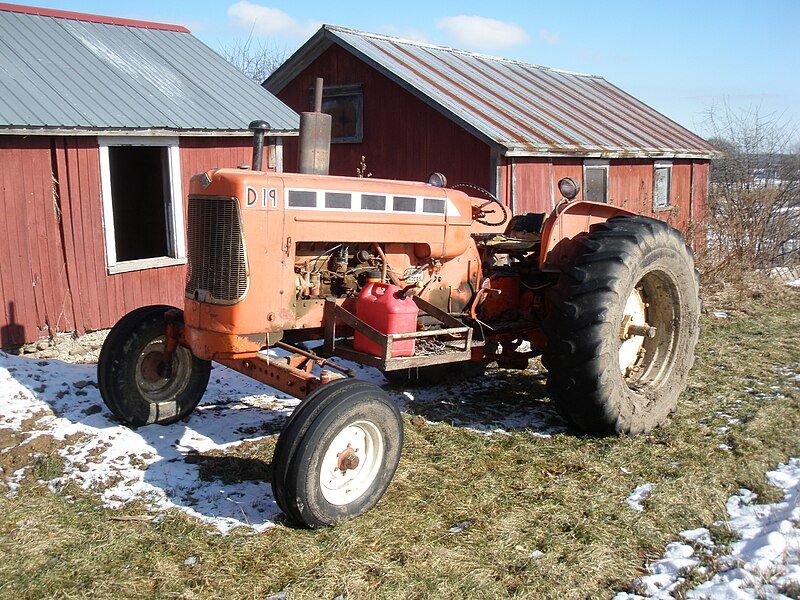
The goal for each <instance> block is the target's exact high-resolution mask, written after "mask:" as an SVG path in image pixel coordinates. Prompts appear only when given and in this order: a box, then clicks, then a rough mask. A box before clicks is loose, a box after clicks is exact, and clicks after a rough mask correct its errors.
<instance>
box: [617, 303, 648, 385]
mask: <svg viewBox="0 0 800 600" xmlns="http://www.w3.org/2000/svg"><path fill="white" fill-rule="evenodd" d="M646 313H647V305H646V303H645V301H644V296H643V295H642V291H641V290H640V289H639V288H634V289H633V292H631V295H630V296H628V300H627V302H626V303H625V310H624V312H623V314H622V325H621V326H620V334H619V339H620V342H621V343H620V347H619V369H620V371H622V373H623V374H624V375H625V376H626V377H627V376H628V375H629V373H630V372H631V370H632V369H634V368H635V366H636V363H637V362H639V361H640V359H641V358H642V356H641V354H642V349H643V347H644V339H645V338H644V336H643V335H633V334H632V331H631V329H634V328H636V327H644V326H646V325H647V314H646Z"/></svg>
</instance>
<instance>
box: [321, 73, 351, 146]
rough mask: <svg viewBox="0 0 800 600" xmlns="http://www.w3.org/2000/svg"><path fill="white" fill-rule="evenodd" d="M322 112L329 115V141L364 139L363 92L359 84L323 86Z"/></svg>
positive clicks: (349, 142) (337, 142) (338, 142)
mask: <svg viewBox="0 0 800 600" xmlns="http://www.w3.org/2000/svg"><path fill="white" fill-rule="evenodd" d="M312 103H313V92H312ZM322 112H324V113H327V114H329V115H330V116H331V143H333V144H357V143H360V142H361V141H363V140H364V94H363V92H362V91H361V84H355V85H331V86H325V87H324V88H323V90H322Z"/></svg>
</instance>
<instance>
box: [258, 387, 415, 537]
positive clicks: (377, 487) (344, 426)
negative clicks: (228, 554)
mask: <svg viewBox="0 0 800 600" xmlns="http://www.w3.org/2000/svg"><path fill="white" fill-rule="evenodd" d="M402 448H403V421H402V418H401V417H400V412H399V411H398V410H397V406H395V404H394V403H393V402H392V401H391V400H390V399H389V397H388V395H387V394H386V392H384V391H383V390H382V389H380V388H379V387H377V386H375V385H372V384H369V383H366V382H363V381H356V380H354V379H344V380H339V381H334V382H332V383H329V384H327V385H324V386H322V387H321V388H319V389H318V390H317V391H315V392H314V393H313V394H311V395H310V396H308V397H307V398H306V399H305V400H304V401H303V402H302V403H301V404H300V405H299V406H298V407H297V408H296V409H295V411H294V413H293V414H292V417H291V418H290V419H289V422H288V424H287V425H286V428H285V429H284V430H283V432H282V433H281V435H280V437H279V438H278V443H277V445H276V446H275V453H274V455H273V458H272V468H273V480H272V491H273V494H274V496H275V500H276V501H277V503H278V506H279V507H280V508H281V510H283V512H284V513H285V514H286V516H287V517H288V518H289V519H290V520H292V521H294V522H295V523H298V524H301V525H305V526H307V527H311V528H318V527H325V526H330V525H335V524H336V523H340V522H342V521H347V520H349V519H352V518H354V517H356V516H358V515H360V514H362V513H364V512H366V511H367V510H369V509H370V508H372V507H373V506H375V504H377V502H378V500H380V498H381V496H383V494H384V492H385V491H386V489H387V488H388V487H389V483H390V482H391V480H392V477H393V476H394V473H395V470H396V469H397V464H398V462H399V460H400V453H401V452H402Z"/></svg>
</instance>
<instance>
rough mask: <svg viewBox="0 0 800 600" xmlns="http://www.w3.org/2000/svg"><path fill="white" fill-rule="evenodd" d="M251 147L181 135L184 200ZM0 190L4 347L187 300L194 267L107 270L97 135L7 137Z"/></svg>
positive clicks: (244, 158) (0, 332) (0, 140)
mask: <svg viewBox="0 0 800 600" xmlns="http://www.w3.org/2000/svg"><path fill="white" fill-rule="evenodd" d="M251 143H252V140H251V139H250V138H222V139H220V138H182V139H181V141H180V144H181V151H180V155H181V176H182V186H183V193H184V196H185V195H186V193H188V190H189V180H190V178H191V177H192V175H194V174H196V173H200V172H203V171H205V170H207V169H209V168H213V167H233V166H236V165H238V164H242V163H249V161H250V158H251ZM53 182H56V183H57V187H56V189H57V196H56V198H57V200H54V193H53ZM0 190H1V191H2V193H0V211H2V214H3V215H5V219H3V220H2V222H0V300H2V311H0V345H1V346H6V345H12V344H19V343H22V342H30V341H34V340H36V339H37V338H39V337H43V336H46V335H51V334H55V333H60V332H64V331H73V330H77V331H78V332H84V331H87V330H93V329H103V328H107V327H110V326H112V325H113V324H114V323H115V322H116V321H117V320H118V319H119V318H120V317H121V316H122V315H124V314H125V313H126V312H129V311H131V310H133V309H134V308H137V307H139V306H144V305H147V304H172V305H176V306H180V305H181V304H182V302H183V285H184V280H185V273H186V268H185V266H182V265H181V266H172V267H162V268H158V269H145V270H141V271H131V272H128V273H118V274H114V275H109V274H108V273H107V269H106V254H105V241H104V236H103V219H102V199H101V195H100V156H99V148H98V144H97V139H96V138H91V137H63V138H48V137H44V136H36V137H29V138H22V137H14V136H0ZM184 210H185V206H184Z"/></svg>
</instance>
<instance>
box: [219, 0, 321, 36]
mask: <svg viewBox="0 0 800 600" xmlns="http://www.w3.org/2000/svg"><path fill="white" fill-rule="evenodd" d="M228 17H230V19H231V21H232V22H233V24H234V26H236V27H239V28H241V29H247V30H248V31H252V32H253V33H254V34H256V35H278V36H283V37H299V38H305V37H310V36H311V34H313V33H314V32H315V31H316V30H317V29H319V28H320V26H321V24H320V23H317V22H314V21H305V22H299V21H297V20H296V19H294V18H293V17H291V16H290V15H288V14H287V13H285V12H283V11H282V10H280V9H279V8H272V7H271V6H262V5H261V4H255V3H253V2H248V1H247V0H240V1H239V2H237V3H235V4H231V5H230V6H229V7H228Z"/></svg>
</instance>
